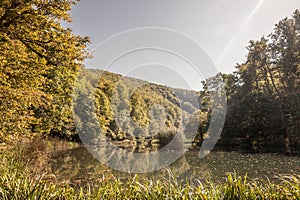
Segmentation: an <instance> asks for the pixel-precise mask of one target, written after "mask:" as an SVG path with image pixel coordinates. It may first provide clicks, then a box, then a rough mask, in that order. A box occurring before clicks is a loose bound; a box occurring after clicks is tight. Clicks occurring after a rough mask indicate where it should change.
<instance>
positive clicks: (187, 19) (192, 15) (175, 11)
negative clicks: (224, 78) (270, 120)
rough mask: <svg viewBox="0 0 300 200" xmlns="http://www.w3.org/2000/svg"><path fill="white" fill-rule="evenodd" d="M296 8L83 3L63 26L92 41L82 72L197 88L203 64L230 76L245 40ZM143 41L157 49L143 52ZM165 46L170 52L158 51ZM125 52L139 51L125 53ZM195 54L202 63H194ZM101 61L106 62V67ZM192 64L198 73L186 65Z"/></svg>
mask: <svg viewBox="0 0 300 200" xmlns="http://www.w3.org/2000/svg"><path fill="white" fill-rule="evenodd" d="M299 8H300V0H186V1H183V0H82V1H81V2H79V3H78V4H77V5H76V6H74V7H73V9H72V11H71V16H72V18H73V22H72V23H71V24H67V26H68V27H70V28H71V29H73V31H74V32H75V34H79V35H84V36H90V38H91V44H90V45H89V47H88V48H89V50H90V51H91V52H92V54H93V58H91V59H89V60H87V61H86V62H85V65H86V67H87V68H99V69H105V70H108V71H112V72H117V73H121V74H124V75H129V76H134V77H137V78H142V79H145V80H148V81H152V82H156V83H161V84H165V85H169V86H172V87H182V88H187V89H189V88H191V89H199V88H200V87H201V86H200V81H199V78H200V77H202V78H205V76H206V75H205V74H206V72H205V73H202V72H204V71H205V70H206V71H207V70H208V68H206V67H204V68H203V66H204V65H210V66H211V67H212V68H215V69H216V70H217V71H221V72H224V73H231V72H233V71H234V70H235V66H236V63H242V62H243V61H245V56H246V54H247V50H246V47H247V45H248V44H249V41H250V40H258V39H259V38H261V37H262V36H267V35H268V34H270V33H271V32H272V30H273V28H274V25H275V24H276V23H278V21H279V20H281V19H283V18H284V17H290V16H291V14H292V13H293V11H295V10H296V9H299ZM145 27H146V28H145ZM149 27H152V28H149ZM154 27H155V28H154ZM143 28H144V29H143ZM153 29H155V30H153ZM160 29H161V34H158V35H156V32H155V31H158V32H159V30H160ZM153 31H154V32H155V33H153ZM176 34H177V35H176ZM153 35H156V36H157V37H154V36H153ZM161 35H163V36H164V38H162V37H161ZM148 36H149V37H148ZM141 38H143V39H141ZM145 38H146V39H145ZM148 38H151V39H149V41H148ZM139 39H140V40H139ZM136 40H138V41H136ZM144 40H147V42H148V43H147V42H146V43H147V45H148V46H149V45H150V46H151V45H152V43H151V42H153V43H155V44H156V45H158V48H157V49H153V48H152V49H151V48H150V49H149V48H148V49H145V47H148V46H147V45H146V44H144V43H143V41H144ZM150 40H151V41H150ZM188 40H189V41H188ZM159 41H161V44H160V43H159ZM192 43H194V44H196V43H197V45H198V46H199V47H200V48H201V49H202V50H203V51H204V53H203V52H201V50H198V49H197V50H196V47H192V46H193V44H192ZM175 44H176V45H175ZM138 45H140V46H138ZM145 45H146V46H145ZM152 46H153V45H152ZM152 46H151V47H152ZM104 47H105V48H104ZM125 47H126V48H125ZM137 47H141V48H140V49H138V48H137ZM155 47H156V46H155ZM167 47H168V48H173V49H167V50H166V51H159V50H161V49H164V48H167ZM110 48H111V49H112V51H111V52H110V50H109V49H110ZM130 48H137V49H138V50H136V49H135V51H128V52H127V50H130ZM116 49H118V50H119V51H115V50H116ZM178 49H180V51H178V52H177V50H178ZM183 49H184V50H183ZM131 50H133V49H131ZM181 50H182V51H181ZM122 51H123V52H122ZM194 51H197V52H199V57H200V58H201V60H203V64H201V61H200V63H199V62H198V61H196V60H197V59H196V58H195V60H193V58H192V57H193V56H196V55H197V54H196V53H195V52H194ZM112 52H114V53H112ZM170 52H173V53H174V52H175V53H174V54H172V53H170ZM110 53H111V54H110ZM122 53H123V54H122ZM176 53H177V54H176ZM192 54H194V55H192ZM181 55H184V56H183V57H185V58H186V60H183V61H182V58H183V57H181ZM118 56H120V57H118ZM117 57H118V58H117ZM105 58H107V59H108V58H110V59H111V63H109V64H108V63H105V62H104V61H103V60H105ZM113 58H115V60H114V59H113ZM180 60H181V61H180ZM198 60H199V59H198ZM186 61H191V62H186ZM194 61H195V62H198V63H196V64H195V62H194ZM210 61H211V62H210ZM209 62H210V64H208V63H209ZM194 64H195V65H198V66H196V68H197V69H195V66H194V69H193V67H191V66H192V65H194ZM104 65H105V66H104ZM199 65H200V66H199ZM215 69H213V70H211V71H215ZM195 70H196V71H197V72H196V71H195ZM199 71H200V72H199Z"/></svg>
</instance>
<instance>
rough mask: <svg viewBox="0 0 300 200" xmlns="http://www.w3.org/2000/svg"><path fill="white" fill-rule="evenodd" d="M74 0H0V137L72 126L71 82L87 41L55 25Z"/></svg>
mask: <svg viewBox="0 0 300 200" xmlns="http://www.w3.org/2000/svg"><path fill="white" fill-rule="evenodd" d="M75 2H76V1H75V0H74V1H73V0H43V1H41V0H2V1H1V2H0V63H1V64H0V77H1V85H0V91H1V96H0V102H1V104H0V110H1V119H0V120H1V126H0V137H1V139H3V138H4V137H5V136H7V135H13V134H17V133H19V134H21V133H24V132H44V133H50V132H52V133H59V134H67V133H68V132H69V131H71V130H73V127H74V126H73V120H72V108H71V103H72V101H71V100H72V98H71V94H72V90H73V87H72V86H73V84H74V80H75V77H76V75H77V71H78V69H79V68H80V66H81V63H82V61H83V60H84V58H85V57H86V50H85V47H86V44H87V42H88V41H89V40H88V38H86V37H80V36H76V35H74V34H73V33H72V31H71V30H70V29H65V28H63V27H62V26H61V22H62V21H68V22H70V21H71V18H70V15H69V14H68V11H70V9H71V6H72V5H73V4H75ZM16 124H18V125H17V126H16Z"/></svg>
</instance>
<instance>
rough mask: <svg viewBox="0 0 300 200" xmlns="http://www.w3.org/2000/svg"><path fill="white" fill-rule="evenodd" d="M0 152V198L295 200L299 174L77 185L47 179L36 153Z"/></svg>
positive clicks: (110, 180)
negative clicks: (276, 178)
mask: <svg viewBox="0 0 300 200" xmlns="http://www.w3.org/2000/svg"><path fill="white" fill-rule="evenodd" d="M42 150H44V149H43V148H42V149H40V151H42ZM0 151H1V152H0V159H1V160H0V174H1V177H0V199H8V200H13V199H207V200H211V199H237V200H239V199H241V200H243V199H245V200H246V199H247V200H248V199H288V200H290V199H295V200H298V199H300V175H290V176H284V177H280V178H281V183H276V184H275V183H272V182H271V181H263V180H248V178H247V176H238V175H236V174H234V173H229V174H228V175H227V179H226V182H224V183H213V182H209V181H205V182H201V181H200V180H194V181H187V182H185V183H184V184H183V183H178V182H177V181H176V179H174V177H173V176H172V174H171V173H170V175H169V177H167V178H162V179H158V180H157V179H155V178H146V177H143V176H139V175H133V176H132V177H130V178H128V179H126V180H120V179H118V178H116V177H114V176H112V175H107V176H103V177H102V178H101V179H100V180H99V181H97V182H93V183H89V184H86V185H84V186H78V185H75V184H74V183H59V182H56V181H53V180H51V178H49V177H51V172H50V170H47V166H46V165H45V164H44V165H36V164H35V162H36V159H38V158H37V156H35V157H32V156H31V155H29V152H28V150H26V149H23V148H5V149H4V148H2V149H1V150H0ZM34 154H36V153H34ZM37 155H38V154H37ZM46 159H47V158H43V160H46ZM38 162H39V163H41V160H39V161H38Z"/></svg>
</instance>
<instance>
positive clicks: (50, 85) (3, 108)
mask: <svg viewBox="0 0 300 200" xmlns="http://www.w3.org/2000/svg"><path fill="white" fill-rule="evenodd" d="M75 3H76V0H43V1H41V0H2V1H0V113H1V115H0V142H9V141H11V140H14V138H16V137H19V136H33V135H35V134H46V135H47V134H52V135H60V136H70V135H75V136H76V134H77V133H76V130H75V123H74V119H75V121H78V122H79V124H83V123H85V124H88V121H86V122H85V121H84V120H88V119H90V118H91V117H95V119H96V120H97V121H98V122H99V125H100V127H101V129H102V130H103V131H104V132H105V133H106V136H109V137H110V138H111V139H112V140H124V139H132V138H143V137H144V138H147V137H152V136H154V135H155V136H156V137H157V138H160V139H161V140H163V138H172V137H173V136H174V135H175V134H176V132H178V131H184V132H185V133H186V136H187V137H188V139H194V138H190V137H189V135H192V136H191V137H194V136H195V135H196V140H200V141H201V140H203V139H205V137H209V136H208V135H207V130H208V126H209V122H210V117H211V116H210V114H211V106H212V104H213V99H210V94H209V90H208V88H209V85H208V82H209V81H212V80H214V78H215V77H212V78H210V79H209V80H208V81H207V82H205V81H204V82H203V91H200V92H194V91H188V90H183V89H173V88H169V87H166V86H161V85H156V84H152V83H147V82H145V81H141V80H137V79H133V78H128V77H123V76H121V75H118V74H113V73H109V72H103V71H93V70H84V68H83V66H82V62H83V60H84V59H85V58H86V57H87V51H86V45H87V44H88V43H89V39H88V38H87V37H81V36H77V35H74V34H73V33H72V30H70V29H67V28H63V27H62V26H61V22H62V21H68V22H70V21H71V18H70V16H69V14H68V12H69V10H70V9H71V6H72V5H73V4H75ZM236 69H237V70H236V71H235V72H234V73H232V74H221V76H222V77H223V79H224V81H225V83H226V92H227V95H228V110H227V117H226V122H225V126H224V129H223V134H222V139H223V140H224V141H226V140H229V139H233V138H234V139H242V140H239V141H245V142H244V143H245V144H247V145H248V149H251V150H254V151H260V150H261V149H262V147H265V146H276V148H277V151H285V152H288V153H292V152H295V151H296V149H300V148H299V147H300V135H299V130H300V127H299V121H300V112H299V108H300V100H299V95H300V94H299V93H300V89H299V84H300V78H299V75H300V11H299V10H296V11H295V12H294V13H293V15H292V17H291V18H285V19H283V20H281V21H280V22H279V23H278V24H276V26H275V28H274V31H273V32H272V33H271V34H270V35H269V36H267V37H262V38H261V39H260V40H258V41H250V45H249V46H248V54H247V57H246V61H245V62H244V63H242V64H238V65H237V67H236ZM80 70H82V71H81V74H85V75H88V77H89V78H87V76H80V77H79V81H77V82H76V81H75V80H76V77H77V75H78V74H79V71H80ZM97 73H98V74H97ZM99 73H100V76H99ZM91 77H93V78H91ZM88 79H90V80H88ZM91 80H94V81H93V82H91ZM83 82H85V83H88V82H90V83H89V84H90V85H86V84H82V83H83ZM74 85H76V86H77V87H76V88H77V90H75V94H77V99H76V100H77V101H76V102H73V101H72V100H73V98H72V94H73V92H74ZM89 87H94V88H95V93H94V96H93V97H92V96H90V97H89V98H87V99H88V100H93V101H94V102H93V106H94V108H95V111H96V112H95V115H94V116H92V114H91V113H89V112H87V111H88V110H89V109H88V106H89V104H88V103H87V99H84V98H82V99H80V94H83V93H89V92H90V91H89ZM85 97H87V96H85ZM73 103H74V105H73ZM73 106H74V108H75V111H78V112H79V113H81V114H83V115H85V117H80V116H77V115H75V116H73ZM85 106H86V107H85ZM189 124H197V125H198V127H196V128H195V127H193V126H189ZM90 125H91V127H92V126H93V124H90ZM182 127H184V128H185V130H181V128H182ZM191 133H193V134H194V133H195V135H193V134H191ZM225 144H226V143H225ZM278 146H279V147H280V148H281V149H280V148H278Z"/></svg>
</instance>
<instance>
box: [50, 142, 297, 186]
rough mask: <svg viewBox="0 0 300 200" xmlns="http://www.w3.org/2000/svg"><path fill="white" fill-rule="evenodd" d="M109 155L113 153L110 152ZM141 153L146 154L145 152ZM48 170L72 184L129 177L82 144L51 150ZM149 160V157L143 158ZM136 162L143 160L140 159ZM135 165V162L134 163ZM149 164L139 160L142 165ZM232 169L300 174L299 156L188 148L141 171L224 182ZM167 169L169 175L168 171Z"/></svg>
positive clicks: (257, 175)
mask: <svg viewBox="0 0 300 200" xmlns="http://www.w3.org/2000/svg"><path fill="white" fill-rule="evenodd" d="M111 156H115V155H114V153H113V152H112V154H111ZM143 156H150V154H149V152H148V153H144V154H143ZM50 159H51V161H50V162H51V166H52V171H53V173H54V174H55V175H56V177H57V179H58V181H60V182H63V181H70V182H72V183H92V182H95V181H101V180H102V178H103V176H106V175H111V174H113V175H114V176H116V177H118V178H126V177H129V176H132V174H130V173H122V172H119V171H115V170H113V169H110V168H108V167H106V166H105V165H104V164H102V163H100V162H99V161H97V160H96V159H94V158H93V157H92V156H91V154H90V153H89V152H88V151H87V150H86V148H85V147H83V146H80V147H77V148H74V149H68V150H63V151H57V152H53V153H52V156H51V158H50ZM146 160H149V159H146ZM139 162H143V161H142V160H140V161H139ZM136 164H138V162H137V163H136ZM145 165H153V163H143V165H142V166H145ZM234 171H235V172H236V173H237V174H238V175H245V174H246V173H247V174H248V176H249V177H250V178H265V177H268V178H269V179H271V180H276V179H275V178H276V176H278V175H284V174H300V157H289V156H283V155H275V154H241V153H238V152H212V153H211V154H209V155H208V156H207V157H205V158H204V159H199V157H198V152H197V151H195V152H194V151H188V152H186V153H185V154H184V155H183V156H181V157H180V158H179V159H177V160H176V161H175V162H174V163H173V164H172V165H171V166H169V167H167V168H164V169H161V170H158V171H155V172H151V173H146V174H142V176H147V177H155V178H156V179H159V178H168V177H172V176H174V178H176V179H177V181H178V182H184V181H186V180H191V181H193V180H197V179H198V180H205V179H209V180H212V181H215V182H218V181H224V180H225V179H224V177H225V176H226V173H228V172H234ZM170 172H171V174H170Z"/></svg>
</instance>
